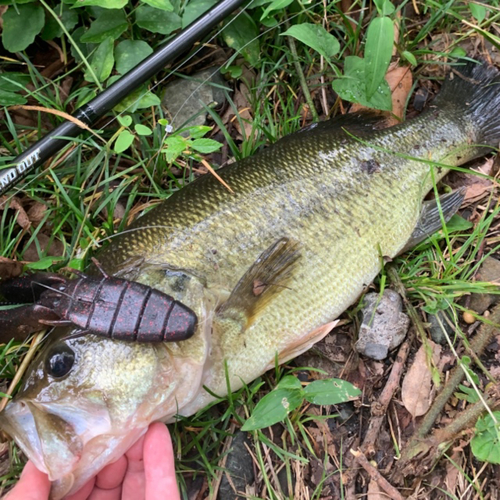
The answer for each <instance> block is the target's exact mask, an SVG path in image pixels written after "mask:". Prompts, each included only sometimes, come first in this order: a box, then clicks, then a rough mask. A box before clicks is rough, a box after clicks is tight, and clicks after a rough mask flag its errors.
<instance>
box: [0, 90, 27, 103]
mask: <svg viewBox="0 0 500 500" xmlns="http://www.w3.org/2000/svg"><path fill="white" fill-rule="evenodd" d="M27 102H28V100H27V99H26V97H23V96H22V95H19V94H15V93H14V92H8V91H7V90H1V89H0V106H16V105H18V104H26V103H27Z"/></svg>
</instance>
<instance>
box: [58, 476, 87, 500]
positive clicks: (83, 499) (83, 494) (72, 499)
mask: <svg viewBox="0 0 500 500" xmlns="http://www.w3.org/2000/svg"><path fill="white" fill-rule="evenodd" d="M94 484H95V477H93V478H92V479H90V480H89V481H87V482H86V483H85V484H84V485H83V486H82V487H81V488H80V489H79V490H78V491H77V492H76V493H73V495H69V496H67V497H64V500H87V498H88V497H89V496H90V492H91V491H92V490H93V488H94Z"/></svg>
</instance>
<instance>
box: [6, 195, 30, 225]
mask: <svg viewBox="0 0 500 500" xmlns="http://www.w3.org/2000/svg"><path fill="white" fill-rule="evenodd" d="M6 208H11V209H13V210H17V218H16V222H17V223H18V224H19V225H20V226H21V227H22V228H23V229H24V230H27V229H29V227H30V226H31V222H30V219H29V217H28V214H27V213H26V211H25V210H24V208H23V206H22V204H21V201H20V200H19V198H16V197H15V196H12V197H11V198H8V197H7V196H1V197H0V210H5V209H6Z"/></svg>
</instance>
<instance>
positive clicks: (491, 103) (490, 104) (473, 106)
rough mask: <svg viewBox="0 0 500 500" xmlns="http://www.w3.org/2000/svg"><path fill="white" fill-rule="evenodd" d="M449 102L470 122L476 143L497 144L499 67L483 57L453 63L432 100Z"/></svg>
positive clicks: (499, 139) (442, 103)
mask: <svg viewBox="0 0 500 500" xmlns="http://www.w3.org/2000/svg"><path fill="white" fill-rule="evenodd" d="M450 103H451V104H452V105H453V106H454V107H455V108H458V109H460V111H461V113H464V112H465V116H466V117H467V118H468V119H469V120H470V121H471V122H472V124H473V126H474V127H475V129H476V132H477V142H478V144H484V145H488V146H491V147H494V148H498V147H499V144H500V71H498V70H497V69H496V68H495V67H493V66H491V65H489V64H488V63H486V62H484V61H468V62H466V64H465V65H464V66H456V67H454V68H453V70H452V72H451V73H450V76H449V77H448V78H447V79H446V82H445V83H444V85H443V87H442V89H441V92H440V93H439V94H438V96H437V97H436V99H435V100H434V104H435V105H437V106H443V107H445V106H447V105H449V104H450Z"/></svg>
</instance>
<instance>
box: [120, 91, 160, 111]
mask: <svg viewBox="0 0 500 500" xmlns="http://www.w3.org/2000/svg"><path fill="white" fill-rule="evenodd" d="M160 104H161V100H160V98H159V97H158V96H156V95H155V94H153V93H152V92H150V91H149V90H148V88H147V86H146V85H143V86H141V87H140V88H138V89H137V90H135V91H134V92H132V93H131V94H129V95H128V96H127V97H125V99H123V101H121V102H120V103H119V104H117V105H116V106H115V107H114V108H113V109H114V110H115V111H116V112H118V113H122V112H123V111H128V112H129V113H134V112H135V111H137V110H138V109H144V108H150V107H151V106H159V105H160Z"/></svg>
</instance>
